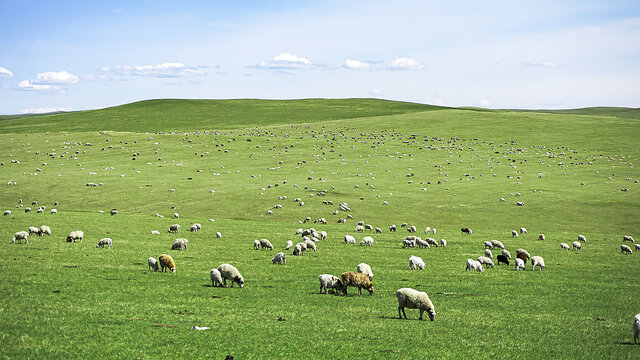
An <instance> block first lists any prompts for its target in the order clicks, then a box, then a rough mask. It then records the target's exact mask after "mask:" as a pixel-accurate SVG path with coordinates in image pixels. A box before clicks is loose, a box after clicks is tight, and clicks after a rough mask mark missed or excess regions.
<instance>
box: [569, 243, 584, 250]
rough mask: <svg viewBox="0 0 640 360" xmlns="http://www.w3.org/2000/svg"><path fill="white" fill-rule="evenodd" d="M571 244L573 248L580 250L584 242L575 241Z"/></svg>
mask: <svg viewBox="0 0 640 360" xmlns="http://www.w3.org/2000/svg"><path fill="white" fill-rule="evenodd" d="M571 245H573V250H580V249H581V248H582V244H581V243H580V242H579V241H574V242H572V243H571Z"/></svg>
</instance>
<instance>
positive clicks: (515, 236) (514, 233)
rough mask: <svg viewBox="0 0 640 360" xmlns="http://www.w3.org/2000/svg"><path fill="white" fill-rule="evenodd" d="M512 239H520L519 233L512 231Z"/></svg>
mask: <svg viewBox="0 0 640 360" xmlns="http://www.w3.org/2000/svg"><path fill="white" fill-rule="evenodd" d="M511 237H514V238H517V237H518V232H517V231H515V230H511Z"/></svg>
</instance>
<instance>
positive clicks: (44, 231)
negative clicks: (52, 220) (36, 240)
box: [40, 225, 51, 236]
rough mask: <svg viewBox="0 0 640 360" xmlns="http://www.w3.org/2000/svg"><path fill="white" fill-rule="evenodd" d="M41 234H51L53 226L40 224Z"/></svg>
mask: <svg viewBox="0 0 640 360" xmlns="http://www.w3.org/2000/svg"><path fill="white" fill-rule="evenodd" d="M40 235H47V236H51V228H50V227H48V226H47V225H42V226H40Z"/></svg>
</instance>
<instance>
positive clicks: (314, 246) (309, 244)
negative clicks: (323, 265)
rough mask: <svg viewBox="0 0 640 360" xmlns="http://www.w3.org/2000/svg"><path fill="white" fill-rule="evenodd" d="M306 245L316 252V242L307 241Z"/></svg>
mask: <svg viewBox="0 0 640 360" xmlns="http://www.w3.org/2000/svg"><path fill="white" fill-rule="evenodd" d="M314 239H315V238H314ZM304 244H305V245H307V249H311V250H313V252H316V243H315V242H313V241H312V240H305V241H304Z"/></svg>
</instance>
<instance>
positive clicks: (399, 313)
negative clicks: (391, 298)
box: [398, 306, 407, 319]
mask: <svg viewBox="0 0 640 360" xmlns="http://www.w3.org/2000/svg"><path fill="white" fill-rule="evenodd" d="M402 315H404V318H405V319H406V318H407V314H406V313H405V312H404V308H403V307H402V306H398V318H400V319H402Z"/></svg>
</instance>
